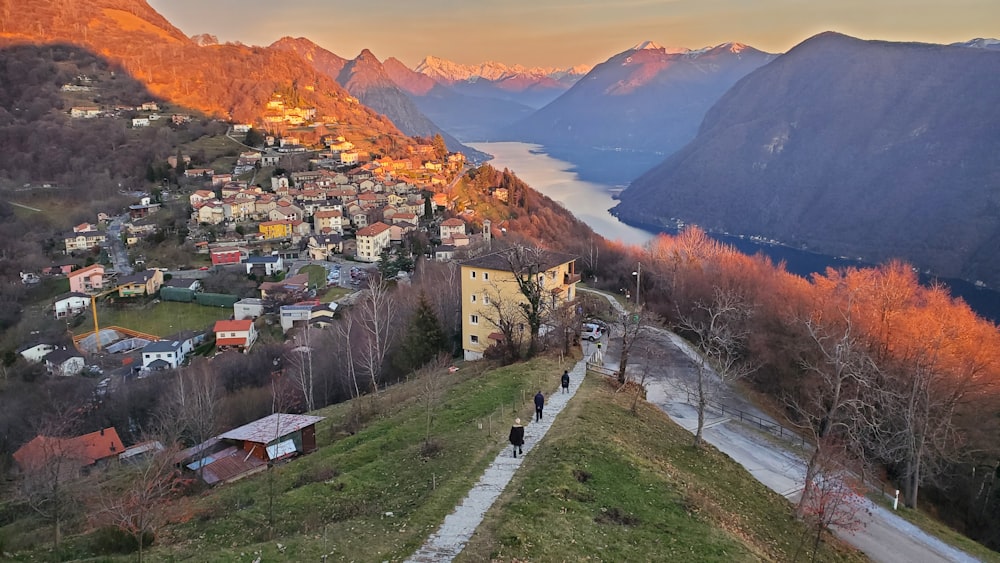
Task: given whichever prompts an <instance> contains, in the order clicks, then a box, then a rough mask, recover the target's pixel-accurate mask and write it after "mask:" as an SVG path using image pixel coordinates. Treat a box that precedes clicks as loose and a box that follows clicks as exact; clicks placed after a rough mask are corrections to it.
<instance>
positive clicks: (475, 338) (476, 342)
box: [469, 334, 479, 344]
mask: <svg viewBox="0 0 1000 563" xmlns="http://www.w3.org/2000/svg"><path fill="white" fill-rule="evenodd" d="M469 341H470V342H472V343H473V344H479V337H478V336H476V335H475V334H473V335H472V336H470V337H469Z"/></svg>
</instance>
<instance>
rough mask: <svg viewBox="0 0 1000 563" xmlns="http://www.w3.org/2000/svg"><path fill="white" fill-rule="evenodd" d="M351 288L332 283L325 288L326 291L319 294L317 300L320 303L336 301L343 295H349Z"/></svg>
mask: <svg viewBox="0 0 1000 563" xmlns="http://www.w3.org/2000/svg"><path fill="white" fill-rule="evenodd" d="M350 294H351V290H350V289H347V288H346V287H340V286H336V285H332V286H330V287H328V288H327V289H326V292H325V293H323V295H322V296H320V298H319V300H320V302H321V303H330V302H331V301H336V300H338V299H340V298H341V297H343V296H345V295H350Z"/></svg>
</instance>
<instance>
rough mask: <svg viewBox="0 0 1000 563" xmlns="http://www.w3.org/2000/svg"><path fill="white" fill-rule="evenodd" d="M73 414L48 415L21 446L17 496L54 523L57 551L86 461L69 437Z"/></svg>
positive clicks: (78, 444) (75, 443) (53, 529)
mask: <svg viewBox="0 0 1000 563" xmlns="http://www.w3.org/2000/svg"><path fill="white" fill-rule="evenodd" d="M75 422H76V421H75V418H74V417H73V416H72V415H71V414H66V413H64V414H60V415H56V416H53V417H50V418H48V419H46V420H45V421H44V422H43V423H42V424H40V425H39V427H38V435H37V436H36V437H35V439H33V440H32V441H31V442H29V443H28V444H26V445H25V447H24V448H22V449H21V450H19V452H21V457H20V459H18V460H17V461H18V465H19V466H20V468H21V479H20V481H19V482H18V496H19V497H20V498H21V499H22V500H24V502H25V503H26V504H27V505H28V506H30V507H31V509H32V510H34V511H35V512H36V513H37V514H38V515H39V516H40V517H41V518H42V519H43V520H45V521H47V522H49V523H51V524H52V545H53V548H54V549H55V550H56V551H58V550H59V545H60V543H61V541H62V531H63V530H62V526H63V524H64V523H65V522H66V520H67V519H68V518H69V517H70V515H72V514H73V513H74V512H75V507H76V506H77V493H78V491H77V490H76V487H74V482H76V481H77V480H78V478H79V476H80V470H81V468H82V466H83V464H84V457H85V455H84V452H83V451H82V446H81V444H80V443H79V442H75V441H73V440H71V439H70V438H69V437H70V435H71V431H72V429H73V427H74V426H75Z"/></svg>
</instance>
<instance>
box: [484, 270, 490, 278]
mask: <svg viewBox="0 0 1000 563" xmlns="http://www.w3.org/2000/svg"><path fill="white" fill-rule="evenodd" d="M483 279H484V280H488V279H490V273H489V272H483Z"/></svg>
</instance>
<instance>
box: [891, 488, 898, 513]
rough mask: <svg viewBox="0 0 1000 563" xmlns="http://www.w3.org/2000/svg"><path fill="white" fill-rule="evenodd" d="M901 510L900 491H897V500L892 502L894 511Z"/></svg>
mask: <svg viewBox="0 0 1000 563" xmlns="http://www.w3.org/2000/svg"><path fill="white" fill-rule="evenodd" d="M898 508H899V489H896V498H895V499H893V501H892V509H893V510H896V509H898Z"/></svg>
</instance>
